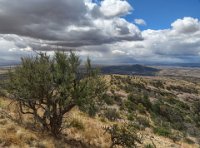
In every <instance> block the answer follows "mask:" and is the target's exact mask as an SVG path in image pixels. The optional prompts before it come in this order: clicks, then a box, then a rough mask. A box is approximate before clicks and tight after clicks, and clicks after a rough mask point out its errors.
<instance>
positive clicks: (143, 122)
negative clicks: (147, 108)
mask: <svg viewBox="0 0 200 148" xmlns="http://www.w3.org/2000/svg"><path fill="white" fill-rule="evenodd" d="M136 121H137V122H138V123H139V124H140V125H142V126H143V127H145V128H146V127H150V124H149V119H148V118H147V117H143V116H138V117H136Z"/></svg>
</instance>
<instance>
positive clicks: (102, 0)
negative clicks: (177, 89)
mask: <svg viewBox="0 0 200 148" xmlns="http://www.w3.org/2000/svg"><path fill="white" fill-rule="evenodd" d="M54 50H66V51H69V50H74V51H76V52H77V54H78V55H79V56H80V58H81V59H83V60H84V59H85V58H86V57H88V56H89V57H90V58H91V59H92V61H93V62H94V63H96V64H110V65H114V64H134V63H142V64H166V63H167V64H176V63H200V0H167V1H166V0H127V1H126V0H73V1H72V0H57V1H55V0H20V1H8V0H0V65H6V64H7V65H9V64H15V63H18V62H19V61H20V57H22V56H30V55H35V53H36V52H39V51H45V52H47V53H48V54H49V55H53V51H54Z"/></svg>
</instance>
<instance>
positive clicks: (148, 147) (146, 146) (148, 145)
mask: <svg viewBox="0 0 200 148" xmlns="http://www.w3.org/2000/svg"><path fill="white" fill-rule="evenodd" d="M144 148H155V146H154V145H152V144H146V145H145V146H144Z"/></svg>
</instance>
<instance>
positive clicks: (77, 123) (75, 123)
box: [68, 118, 85, 130]
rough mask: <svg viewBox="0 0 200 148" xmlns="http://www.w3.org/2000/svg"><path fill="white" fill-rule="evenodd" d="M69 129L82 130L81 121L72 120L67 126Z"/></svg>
mask: <svg viewBox="0 0 200 148" xmlns="http://www.w3.org/2000/svg"><path fill="white" fill-rule="evenodd" d="M68 126H69V127H74V128H76V129H78V130H84V129H85V127H84V124H83V123H82V122H81V120H79V119H76V118H73V119H72V121H71V122H70V123H69V125H68Z"/></svg>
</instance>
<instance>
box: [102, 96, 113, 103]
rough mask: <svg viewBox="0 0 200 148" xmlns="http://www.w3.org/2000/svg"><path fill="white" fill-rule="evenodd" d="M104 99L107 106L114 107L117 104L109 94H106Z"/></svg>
mask: <svg viewBox="0 0 200 148" xmlns="http://www.w3.org/2000/svg"><path fill="white" fill-rule="evenodd" d="M102 99H103V100H104V101H105V103H106V104H107V105H113V104H114V103H115V100H114V98H113V97H111V96H110V95H108V94H105V95H104V96H103V98H102Z"/></svg>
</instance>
